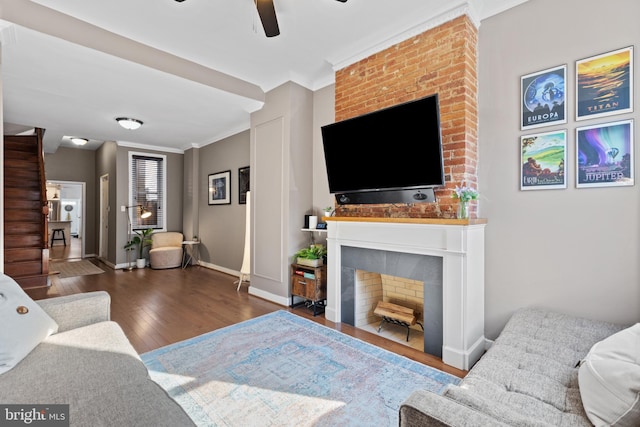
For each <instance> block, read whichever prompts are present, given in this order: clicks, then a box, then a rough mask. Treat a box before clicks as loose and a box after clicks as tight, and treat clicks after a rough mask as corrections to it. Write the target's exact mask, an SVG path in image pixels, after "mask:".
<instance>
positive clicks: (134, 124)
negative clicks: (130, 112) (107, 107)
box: [116, 117, 142, 130]
mask: <svg viewBox="0 0 640 427" xmlns="http://www.w3.org/2000/svg"><path fill="white" fill-rule="evenodd" d="M116 122H118V124H119V125H120V126H122V127H123V128H125V129H127V130H136V129H138V128H139V127H140V126H142V121H140V120H138V119H131V118H129V117H117V118H116Z"/></svg>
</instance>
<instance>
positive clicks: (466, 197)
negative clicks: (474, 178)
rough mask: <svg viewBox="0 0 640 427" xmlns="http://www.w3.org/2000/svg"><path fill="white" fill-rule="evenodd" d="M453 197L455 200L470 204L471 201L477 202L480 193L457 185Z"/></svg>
mask: <svg viewBox="0 0 640 427" xmlns="http://www.w3.org/2000/svg"><path fill="white" fill-rule="evenodd" d="M451 196H452V197H453V198H454V199H460V201H461V202H468V201H470V200H476V199H477V198H478V191H476V190H475V189H473V188H471V187H467V186H464V185H463V186H462V187H458V186H457V185H456V189H455V190H454V191H453V194H452V195H451Z"/></svg>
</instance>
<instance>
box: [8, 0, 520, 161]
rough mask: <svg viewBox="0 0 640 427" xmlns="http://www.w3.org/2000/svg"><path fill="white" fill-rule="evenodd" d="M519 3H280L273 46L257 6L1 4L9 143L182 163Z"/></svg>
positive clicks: (120, 0)
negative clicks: (408, 49)
mask: <svg viewBox="0 0 640 427" xmlns="http://www.w3.org/2000/svg"><path fill="white" fill-rule="evenodd" d="M524 1H526V0H469V1H462V0H393V1H391V0H347V2H346V3H341V2H338V1H336V0H274V3H275V8H276V13H277V16H278V22H279V25H280V31H281V34H280V36H278V37H274V38H267V37H265V35H264V31H263V29H262V26H261V24H260V20H259V18H258V15H257V12H256V8H255V4H254V0H185V1H184V2H182V3H178V2H176V1H174V0H109V1H104V0H35V1H28V0H0V40H1V41H2V68H1V74H2V91H3V114H4V122H5V133H10V132H15V131H16V130H20V129H24V128H33V127H41V128H44V129H46V131H45V151H46V152H54V151H55V150H56V149H57V148H58V146H73V144H72V143H71V142H70V141H68V140H67V139H66V138H64V136H78V137H84V138H89V139H90V140H91V142H90V143H89V144H87V145H86V146H85V148H87V149H95V148H96V147H98V146H99V145H100V144H101V143H102V142H103V141H105V140H109V141H118V142H119V143H123V144H125V145H130V146H146V147H148V148H157V149H162V150H167V151H174V150H175V151H178V152H180V151H182V150H184V149H188V148H190V147H193V146H203V145H206V144H209V143H211V142H215V141H217V140H220V139H222V138H224V137H227V136H230V135H233V134H235V133H237V132H239V131H242V130H246V129H248V128H249V116H250V113H251V112H253V111H255V110H257V109H259V108H261V106H262V104H263V101H264V93H265V92H267V91H269V90H271V89H273V88H275V87H277V86H279V85H281V84H283V83H285V82H287V81H294V82H296V83H298V84H300V85H302V86H305V87H307V88H309V89H311V90H317V89H320V88H322V87H324V86H326V85H328V84H330V83H333V81H334V72H335V70H337V69H340V68H342V67H344V66H346V65H349V64H350V63H352V62H354V61H356V60H359V59H362V58H364V57H366V56H368V55H369V54H371V53H373V52H376V51H379V50H381V49H383V48H385V47H387V46H390V45H392V44H394V43H397V42H398V41H400V40H402V39H405V38H407V37H410V36H412V35H415V34H418V33H421V32H423V31H425V30H426V29H428V28H431V27H433V26H435V25H439V24H440V23H442V22H444V21H446V20H449V19H451V18H452V17H455V16H457V15H460V14H463V13H466V14H468V15H469V16H470V17H471V18H472V19H473V20H474V21H475V22H476V24H479V23H480V22H481V20H482V19H484V18H486V17H489V16H492V15H494V14H496V13H500V12H502V11H504V10H506V9H508V8H510V7H513V6H515V5H517V4H520V3H523V2H524ZM60 12H61V13H60ZM89 24H90V25H89ZM105 30H106V31H105ZM118 116H130V117H134V118H137V119H139V120H142V121H143V122H144V125H143V126H142V127H141V128H140V129H138V130H136V131H126V130H124V129H122V128H120V127H119V126H118V125H117V123H116V122H115V117H118Z"/></svg>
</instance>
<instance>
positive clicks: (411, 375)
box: [141, 310, 459, 427]
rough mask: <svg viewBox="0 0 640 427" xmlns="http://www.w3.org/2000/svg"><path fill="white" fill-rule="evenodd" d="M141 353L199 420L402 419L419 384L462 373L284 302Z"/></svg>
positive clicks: (438, 387)
mask: <svg viewBox="0 0 640 427" xmlns="http://www.w3.org/2000/svg"><path fill="white" fill-rule="evenodd" d="M141 357H142V360H143V361H144V363H145V364H146V366H147V368H148V369H149V372H150V375H151V378H152V379H153V380H154V381H156V382H157V383H159V384H160V385H161V386H162V387H163V388H164V389H165V390H166V391H167V392H168V393H169V395H171V396H172V397H173V398H174V399H175V400H176V401H177V402H178V403H179V404H180V405H181V406H182V407H183V408H184V409H185V410H186V412H187V413H188V414H189V416H190V417H191V418H192V419H193V420H194V421H195V423H196V424H197V425H199V426H377V427H380V426H397V425H398V410H399V407H400V405H401V403H402V402H403V401H404V400H405V399H406V398H407V397H408V396H409V394H411V392H413V391H414V390H418V389H425V390H430V391H432V392H435V393H440V392H442V391H443V390H444V388H445V387H446V385H447V384H458V382H459V379H458V378H457V377H455V376H452V375H449V374H447V373H445V372H442V371H439V370H437V369H433V368H430V367H428V366H426V365H423V364H421V363H418V362H415V361H413V360H411V359H408V358H406V357H403V356H399V355H397V354H395V353H391V352H389V351H387V350H385V349H382V348H379V347H376V346H373V345H371V344H368V343H365V342H363V341H360V340H358V339H356V338H353V337H351V336H349V335H345V334H343V333H341V332H338V331H336V330H333V329H331V328H328V327H326V326H323V325H319V324H317V323H315V322H313V321H310V320H308V319H305V318H302V317H300V316H297V315H295V314H291V313H289V312H287V311H284V310H280V311H276V312H274V313H270V314H267V315H264V316H261V317H257V318H255V319H251V320H247V321H245V322H242V323H238V324H235V325H232V326H229V327H226V328H223V329H219V330H216V331H213V332H209V333H207V334H204V335H201V336H198V337H195V338H192V339H190V340H186V341H182V342H180V343H176V344H173V345H169V346H166V347H162V348H160V349H157V350H154V351H151V352H149V353H145V354H143V355H142V356H141Z"/></svg>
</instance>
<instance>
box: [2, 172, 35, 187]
mask: <svg viewBox="0 0 640 427" xmlns="http://www.w3.org/2000/svg"><path fill="white" fill-rule="evenodd" d="M4 188H28V189H30V190H39V189H40V184H39V183H38V181H37V174H36V176H35V177H28V178H25V177H23V176H20V175H18V174H9V175H5V177H4Z"/></svg>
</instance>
